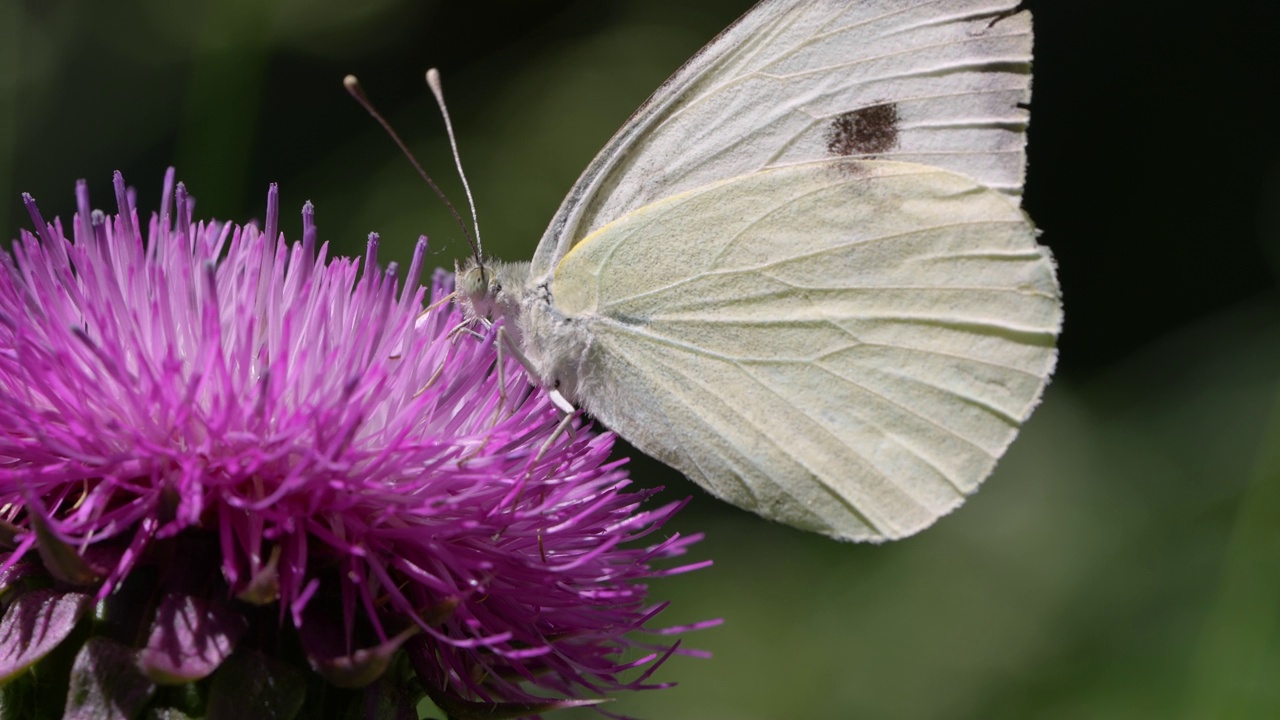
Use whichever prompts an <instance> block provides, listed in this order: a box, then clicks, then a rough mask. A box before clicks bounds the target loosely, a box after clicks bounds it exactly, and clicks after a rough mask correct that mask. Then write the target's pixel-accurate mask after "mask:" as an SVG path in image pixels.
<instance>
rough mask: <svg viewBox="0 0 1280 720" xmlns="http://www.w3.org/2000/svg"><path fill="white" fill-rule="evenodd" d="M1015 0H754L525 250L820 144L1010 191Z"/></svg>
mask: <svg viewBox="0 0 1280 720" xmlns="http://www.w3.org/2000/svg"><path fill="white" fill-rule="evenodd" d="M1017 6H1018V0H763V1H762V2H760V3H759V4H758V5H756V6H755V7H754V8H752V9H751V11H750V12H748V13H747V14H746V15H744V16H743V17H742V18H741V19H740V20H739V21H738V22H736V23H735V24H734V25H732V26H731V27H729V28H728V29H726V30H725V31H724V32H723V33H721V34H720V35H719V36H718V37H716V38H715V39H714V40H712V41H711V42H710V43H709V44H708V45H707V46H706V47H705V48H703V49H702V50H701V51H700V52H699V53H698V54H697V55H695V56H694V57H693V58H691V59H690V60H689V61H688V62H687V63H685V65H684V66H683V67H681V68H680V69H679V70H678V71H676V73H675V74H674V75H673V76H672V77H671V79H669V80H668V81H667V82H666V83H664V84H663V85H662V87H660V88H658V90H657V91H656V92H654V94H653V96H652V97H651V98H649V100H648V101H647V102H645V104H644V105H643V106H641V108H640V109H639V110H637V111H636V113H635V114H634V115H632V117H631V118H630V119H629V120H628V121H627V122H626V124H624V125H623V126H622V128H621V129H620V130H619V131H618V133H617V134H616V135H614V137H613V139H611V140H610V141H609V143H608V144H607V145H605V147H604V149H603V150H601V151H600V154H599V155H597V156H596V158H595V159H594V160H593V161H592V162H591V164H590V165H589V166H587V169H586V170H585V171H583V173H582V177H581V178H579V179H578V181H577V182H576V183H575V184H574V186H573V188H572V189H571V190H570V192H569V195H568V196H567V197H566V198H565V200H564V203H563V204H562V205H561V207H560V209H559V210H558V211H557V212H556V214H555V216H554V217H553V218H552V220H551V223H550V225H549V226H548V228H547V230H546V232H545V234H544V235H543V236H542V239H541V241H540V242H539V243H538V249H537V251H536V252H535V254H534V257H533V264H532V275H533V277H535V278H541V277H543V276H544V275H545V274H547V273H549V272H551V270H552V269H553V268H554V266H555V264H556V262H558V261H559V259H560V258H562V257H563V256H564V255H565V253H567V252H568V251H569V249H570V248H571V247H572V246H573V245H574V244H575V243H577V242H578V241H580V240H582V239H583V238H584V237H586V236H587V235H589V234H590V233H592V232H594V231H595V230H597V229H598V228H600V227H601V226H603V225H604V224H606V223H609V222H611V221H613V220H616V219H618V218H620V217H622V216H623V215H625V214H626V213H628V212H631V211H633V210H637V209H639V208H641V207H643V206H645V205H648V204H650V203H654V202H657V201H659V200H661V199H662V198H665V197H669V196H671V195H675V194H677V193H680V192H685V191H688V190H692V189H694V188H698V187H703V186H705V185H707V184H710V183H713V182H717V181H721V180H726V179H729V178H733V177H741V176H744V175H749V174H751V173H754V172H758V171H760V170H763V169H766V168H770V167H777V166H780V165H787V164H794V163H797V162H809V161H814V160H821V159H823V158H826V157H831V156H848V157H858V158H878V159H889V160H902V161H909V162H918V163H923V164H927V165H933V166H936V167H941V168H945V169H947V170H951V171H953V172H957V173H960V174H962V175H967V176H969V177H971V178H973V179H975V180H977V181H978V182H980V183H982V184H983V185H986V186H988V187H992V188H995V189H997V190H1000V191H1002V192H1005V193H1007V194H1009V195H1010V196H1011V197H1015V198H1016V197H1018V196H1020V194H1021V192H1022V182H1023V171H1024V166H1025V159H1026V158H1025V151H1024V148H1025V145H1026V135H1025V130H1026V124H1027V117H1028V113H1027V110H1026V103H1027V102H1029V101H1030V99H1031V74H1030V67H1031V15H1030V14H1029V13H1027V12H1017V13H1015V12H1014V10H1015V9H1016V8H1017Z"/></svg>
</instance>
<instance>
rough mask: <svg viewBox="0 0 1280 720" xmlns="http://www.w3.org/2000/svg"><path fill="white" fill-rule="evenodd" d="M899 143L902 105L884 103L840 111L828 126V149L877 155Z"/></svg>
mask: <svg viewBox="0 0 1280 720" xmlns="http://www.w3.org/2000/svg"><path fill="white" fill-rule="evenodd" d="M897 145H898V105H897V104H896V103H880V104H879V105H871V106H869V107H864V108H858V109H857V110H850V111H849V112H847V113H844V114H843V115H838V116H836V118H835V119H834V120H832V121H831V125H830V126H829V127H828V128H827V152H829V153H831V154H832V155H835V156H845V155H876V154H878V153H883V152H888V151H889V150H892V149H893V148H894V147H896V146H897Z"/></svg>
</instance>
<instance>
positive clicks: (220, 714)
mask: <svg viewBox="0 0 1280 720" xmlns="http://www.w3.org/2000/svg"><path fill="white" fill-rule="evenodd" d="M306 691H307V679H306V674H305V673H304V672H303V671H301V670H298V669H296V668H293V667H290V666H289V665H286V664H284V663H282V662H280V661H278V660H274V659H272V658H269V657H267V656H265V655H263V654H262V653H259V652H257V651H253V650H249V651H242V652H238V653H236V654H234V655H232V656H231V657H230V658H228V659H227V661H226V662H224V663H222V666H221V667H219V668H218V671H217V672H215V673H214V674H213V683H212V687H210V689H209V709H208V713H206V715H205V720H249V719H250V718H252V720H290V719H291V718H293V717H295V716H296V715H297V714H298V710H299V709H301V708H302V701H303V700H304V699H305V698H306Z"/></svg>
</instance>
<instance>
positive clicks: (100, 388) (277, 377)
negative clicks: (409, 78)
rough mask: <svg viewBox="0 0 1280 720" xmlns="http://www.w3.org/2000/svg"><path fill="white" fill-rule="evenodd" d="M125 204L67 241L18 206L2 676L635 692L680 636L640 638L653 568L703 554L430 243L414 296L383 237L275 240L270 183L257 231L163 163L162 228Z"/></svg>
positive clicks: (415, 272) (650, 609) (7, 299)
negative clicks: (385, 263) (116, 675)
mask: <svg viewBox="0 0 1280 720" xmlns="http://www.w3.org/2000/svg"><path fill="white" fill-rule="evenodd" d="M115 195H116V202H117V205H118V207H119V212H118V214H117V215H115V216H112V217H108V216H107V215H105V214H103V213H101V212H99V211H96V210H92V209H91V205H90V199H89V191H88V189H87V187H86V185H85V184H84V183H83V182H81V183H80V184H79V185H78V187H77V190H76V201H77V213H76V215H75V218H74V219H73V220H72V222H71V223H70V225H71V227H70V228H64V226H63V225H62V223H61V222H60V221H58V220H55V221H54V222H53V223H46V222H45V221H44V219H43V218H42V217H41V215H40V213H39V211H38V210H37V208H36V205H35V203H34V201H32V200H31V198H30V197H29V196H28V197H25V200H26V204H27V208H28V210H29V211H30V213H31V218H32V221H33V223H34V226H35V230H36V232H35V233H29V232H23V233H22V235H21V238H20V239H19V240H18V241H17V242H16V243H15V245H14V247H13V251H12V254H9V253H4V252H0V265H2V266H3V267H2V268H0V602H2V603H3V605H4V609H5V614H4V618H3V620H2V621H0V682H4V681H6V680H8V681H14V680H15V679H17V680H20V679H21V678H22V677H23V676H24V673H26V671H27V670H28V669H29V668H30V667H31V666H32V665H33V664H34V663H36V662H37V661H41V658H45V656H46V655H49V653H51V652H52V651H53V650H54V648H62V649H63V651H64V652H67V653H70V655H72V656H74V659H73V660H71V661H70V662H71V664H72V665H73V669H72V670H71V672H70V673H69V675H68V676H67V677H68V680H67V682H69V683H70V686H71V689H72V692H69V693H67V694H66V702H67V705H66V711H67V713H68V716H69V717H70V716H72V710H75V709H76V708H74V707H73V705H74V703H77V702H80V703H85V702H89V703H92V702H94V699H93V698H95V697H97V696H96V695H94V692H96V693H98V694H99V695H102V694H103V693H106V694H107V695H110V694H111V693H113V692H114V693H116V694H117V695H120V693H122V692H123V695H121V697H123V698H124V699H123V700H119V702H121V703H126V704H128V703H133V705H130V707H133V706H136V708H137V709H138V710H141V709H142V708H143V707H146V706H148V704H151V705H152V706H156V705H157V704H163V703H164V702H169V701H170V700H171V699H172V693H170V694H168V695H166V693H165V692H163V691H157V687H158V686H160V687H163V686H166V685H180V684H194V685H191V686H192V687H197V688H198V689H199V692H198V693H197V694H198V695H199V697H200V698H201V700H200V702H203V703H206V705H208V704H216V703H224V704H225V703H236V702H241V703H244V702H249V700H250V699H252V701H253V702H275V701H277V700H279V698H278V697H277V698H275V699H274V700H273V699H272V698H265V699H263V698H259V697H257V696H255V695H254V692H253V691H252V690H251V689H250V690H246V687H245V683H246V682H248V684H249V685H250V686H252V685H253V682H259V684H260V683H261V680H257V681H253V682H251V681H246V680H244V678H250V679H252V678H259V679H260V678H261V677H264V676H270V677H272V678H274V680H273V682H277V685H276V686H275V687H276V691H277V695H279V692H278V691H279V689H280V688H281V687H286V686H288V687H294V686H297V687H303V688H305V687H306V684H307V682H308V681H307V680H306V679H305V678H304V679H301V680H299V679H298V676H297V674H296V671H293V670H291V669H290V665H289V662H290V661H291V660H298V661H300V659H302V658H305V661H306V662H307V663H309V664H310V666H311V667H312V668H313V669H315V670H316V671H318V672H319V674H320V675H321V676H323V677H324V678H326V679H327V680H328V681H329V682H330V683H332V684H334V685H337V686H341V687H367V688H381V690H380V691H379V692H380V693H381V694H380V695H379V696H378V697H380V698H382V699H381V700H380V702H392V703H395V704H397V705H398V706H404V703H410V706H411V703H412V697H410V695H412V693H409V694H406V693H405V692H403V689H402V688H403V684H402V683H400V679H401V678H400V676H398V675H396V673H395V671H394V670H395V668H402V669H403V670H404V672H405V673H406V674H408V673H409V668H412V674H413V675H414V676H416V682H419V683H421V684H422V687H424V688H425V689H426V691H427V692H428V694H430V695H432V697H433V698H434V699H435V700H436V701H437V704H438V705H439V706H440V707H441V708H442V709H444V710H445V711H446V712H447V713H448V714H450V715H451V716H453V717H458V718H463V717H469V716H477V717H478V716H480V715H479V713H480V712H488V713H489V714H487V715H484V716H485V717H504V716H505V717H515V716H522V715H526V714H534V713H536V712H540V711H542V710H548V709H554V708H556V707H564V706H567V705H569V704H572V703H571V702H568V701H559V700H557V699H558V698H569V697H576V696H581V695H584V694H589V695H594V694H598V693H603V692H607V691H611V690H616V689H619V688H637V687H647V686H648V685H646V678H647V677H648V672H649V670H650V669H651V668H652V667H654V666H656V664H657V663H659V662H661V660H662V659H664V658H665V657H666V656H667V655H668V654H669V653H670V652H672V650H673V649H674V647H675V645H667V644H664V643H661V642H659V643H656V644H653V645H648V644H644V643H641V642H640V641H639V640H636V639H634V638H633V636H632V635H631V633H632V631H636V630H642V629H645V628H647V627H649V626H650V624H651V621H652V619H653V616H654V615H655V614H656V613H657V611H658V610H659V609H660V607H661V606H655V605H652V604H651V603H650V602H649V601H648V600H647V599H646V593H645V586H644V584H643V581H644V580H645V579H646V578H649V577H654V576H657V575H662V574H668V573H672V572H679V571H683V570H687V569H690V568H691V567H693V566H691V565H687V566H683V567H666V568H665V569H660V568H659V567H657V564H658V563H659V562H660V561H662V560H665V559H668V558H672V557H675V556H678V555H681V554H683V553H684V551H685V549H686V548H687V546H688V545H689V544H690V543H691V542H693V541H695V540H696V538H695V537H680V536H678V535H673V536H669V537H657V536H655V534H654V531H655V530H656V529H657V528H659V527H660V526H661V525H662V524H663V523H664V522H665V521H666V520H667V519H668V518H669V517H670V516H671V515H672V514H673V513H674V512H675V511H676V510H677V509H678V508H677V505H676V504H669V505H665V506H662V507H657V508H653V509H643V508H642V507H641V504H642V503H643V501H645V500H646V499H647V498H648V497H649V495H650V494H651V491H638V492H625V491H624V488H625V487H626V486H627V485H628V479H627V476H626V473H625V472H624V471H623V470H622V469H621V468H620V467H619V463H617V462H610V461H609V459H608V456H609V452H610V449H611V445H612V441H613V437H612V435H610V434H608V433H601V434H597V433H595V432H593V431H592V430H591V429H590V428H589V427H584V426H580V425H579V423H578V422H577V421H576V420H575V421H574V422H573V423H571V424H570V425H569V426H567V427H566V428H559V429H558V426H560V424H561V419H560V417H559V415H558V414H557V411H556V410H555V409H554V407H553V406H552V404H551V403H550V402H549V401H548V400H547V399H546V397H545V395H544V393H542V392H540V391H537V390H536V389H533V388H531V387H530V386H529V385H528V383H527V381H526V380H525V378H524V375H523V372H522V370H521V368H520V366H519V364H518V363H517V362H516V361H515V360H513V359H511V358H510V357H507V358H505V359H504V358H503V357H502V356H501V355H500V354H499V353H497V352H496V346H495V334H494V332H493V331H492V329H487V330H486V329H485V328H476V327H472V326H468V325H464V324H463V320H462V318H461V316H460V315H459V313H458V312H457V310H456V309H455V307H454V305H453V303H450V302H447V297H448V294H449V292H450V290H451V281H452V278H451V276H449V275H446V274H443V273H440V272H437V273H436V275H435V276H434V278H433V280H432V283H431V288H430V291H429V294H428V293H427V291H425V290H424V289H422V288H420V287H419V283H418V278H419V276H420V274H421V273H422V271H423V263H424V258H425V251H426V241H425V238H424V239H422V240H420V241H419V243H418V245H417V248H416V251H415V253H414V256H413V261H412V263H411V265H410V267H409V271H408V273H407V277H406V280H405V282H404V284H403V285H400V284H399V282H398V280H397V277H398V272H397V269H396V267H395V265H394V264H392V265H391V266H389V267H388V268H386V269H385V270H380V269H379V268H378V265H377V253H378V239H377V236H376V235H371V236H370V238H369V243H368V249H367V252H366V255H365V257H364V259H363V262H361V261H357V260H353V259H348V258H342V257H338V258H332V259H330V258H329V257H328V252H327V246H326V245H324V244H318V243H317V233H316V226H315V223H314V216H313V212H312V209H311V207H310V205H309V204H308V205H307V206H306V207H305V208H304V209H303V214H302V216H303V231H302V241H301V242H300V243H296V242H295V243H289V242H286V241H285V239H284V237H283V235H282V234H281V233H280V232H279V227H278V221H277V195H276V191H275V188H274V186H273V187H272V189H271V191H270V193H269V195H268V205H267V215H266V221H265V224H264V227H263V228H262V229H259V228H257V227H255V226H245V227H236V226H233V225H228V224H220V223H216V222H207V223H205V222H196V221H194V220H193V219H192V215H191V213H192V208H193V206H194V203H193V201H192V199H191V198H190V197H189V196H188V195H187V194H186V191H185V190H184V188H183V186H182V185H181V184H178V185H177V186H176V187H175V186H174V184H173V173H172V170H171V171H170V173H169V175H168V176H167V177H166V182H165V191H164V196H163V198H162V201H161V205H160V212H159V213H158V214H157V215H153V216H152V217H151V219H150V221H149V223H148V224H147V227H146V232H145V240H144V233H143V232H142V225H141V224H140V221H139V218H138V213H137V212H136V210H135V207H134V198H133V196H132V192H131V191H129V190H128V189H127V188H126V187H125V185H124V181H123V179H122V178H121V177H120V176H119V174H117V175H116V178H115ZM68 229H69V230H70V232H67V230H68ZM77 627H79V628H80V629H81V632H80V633H76V632H74V631H75V629H76V628H77ZM85 628H87V630H86V629H85ZM286 630H287V631H288V632H287V633H286V632H285V631H286ZM85 638H88V639H87V640H86V639H85ZM677 644H678V643H677ZM68 646H72V647H71V649H70V650H67V649H66V648H67V647H68ZM637 647H638V648H641V650H642V651H641V652H638V653H637V652H635V651H634V650H633V648H637ZM401 650H403V651H404V652H400V651H401ZM624 651H630V652H629V654H626V656H625V657H624ZM637 655H638V657H634V656H637ZM51 657H52V656H51ZM404 658H407V661H406V660H404ZM122 659H123V661H122ZM295 664H300V662H296V663H295ZM104 667H116V668H125V670H121V672H123V673H124V674H125V675H127V676H128V677H127V679H125V680H120V681H119V683H118V684H116V685H111V686H108V685H103V684H102V683H98V684H97V685H95V684H94V683H95V682H98V681H97V680H95V678H100V676H101V675H102V673H101V672H96V674H95V672H94V671H93V668H98V669H101V668H104ZM389 668H390V669H391V670H389ZM633 668H642V669H640V670H634V671H633V672H631V673H627V672H626V671H628V670H632V669H633ZM646 668H647V669H646ZM636 675H638V676H636ZM284 678H293V680H291V681H290V682H293V683H294V685H287V683H285V681H284ZM77 683H81V684H82V685H83V684H84V683H88V685H89V689H90V690H91V691H92V692H88V693H87V694H86V693H85V692H78V691H80V690H84V688H82V687H80V686H78V685H77ZM219 683H222V684H221V685H220V684H219ZM237 683H239V684H237ZM298 683H301V685H298ZM14 687H21V684H20V683H16V682H15V683H11V684H10V685H9V686H6V688H5V690H6V691H8V692H11V693H12V692H14V691H13V690H12V688H14ZM63 687H64V688H65V687H66V686H63ZM220 687H221V688H224V689H226V691H224V692H221V693H220V692H219V688H220ZM120 688H125V689H127V690H128V692H124V691H122V690H121V689H120ZM300 692H301V691H300ZM364 692H365V693H366V694H367V693H368V692H371V691H370V690H366V691H364ZM315 697H316V693H314V692H312V693H305V692H301V694H300V695H298V698H300V699H297V702H296V703H295V706H290V707H293V708H294V711H295V713H296V712H297V711H298V709H299V708H303V707H308V706H309V705H308V704H309V703H310V704H314V703H315V702H317V701H316V700H315ZM77 698H79V699H77ZM84 698H89V699H88V700H85V699H84ZM166 698H169V700H166ZM547 698H552V699H551V700H548V699H547ZM32 702H35V700H32ZM113 702H115V701H113ZM281 702H283V701H281ZM289 702H293V701H292V700H289ZM362 702H366V703H367V702H369V701H368V699H367V698H366V699H365V700H363V701H362ZM592 702H594V701H592ZM286 705H287V703H286ZM245 707H246V708H247V710H246V711H245V712H248V713H249V714H250V715H254V714H255V712H254V711H255V708H256V709H258V710H260V709H261V708H262V707H265V706H264V705H246V706H245ZM273 707H274V706H273ZM366 707H368V706H367V705H366ZM495 709H496V712H497V713H498V714H495ZM501 713H505V715H504V714H501ZM283 716H287V715H283Z"/></svg>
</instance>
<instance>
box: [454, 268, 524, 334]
mask: <svg viewBox="0 0 1280 720" xmlns="http://www.w3.org/2000/svg"><path fill="white" fill-rule="evenodd" d="M454 272H455V276H456V280H455V283H456V288H457V293H458V299H459V302H460V303H461V305H462V311H463V313H464V314H465V315H466V316H467V318H468V319H471V320H475V319H479V318H489V319H497V318H499V317H504V316H511V317H513V318H514V317H515V315H516V314H518V313H519V307H520V298H521V297H522V295H523V291H524V285H525V280H526V279H527V278H528V275H529V265H528V263H504V262H494V261H487V262H485V263H483V264H481V263H479V262H477V261H476V260H475V259H474V258H469V259H467V260H466V261H465V262H463V263H462V264H460V265H456V266H455V267H454Z"/></svg>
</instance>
